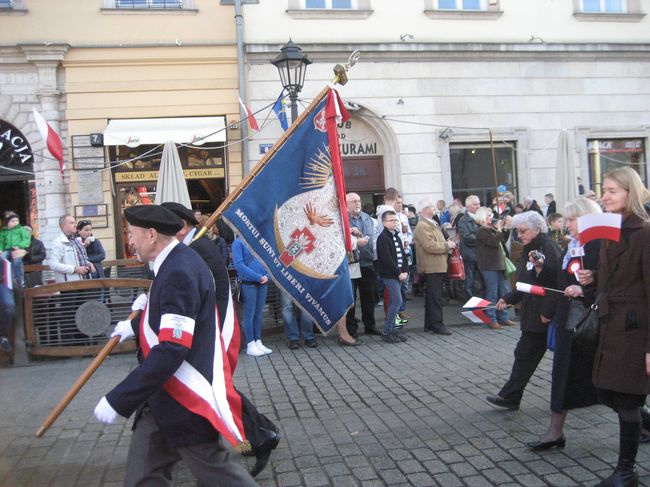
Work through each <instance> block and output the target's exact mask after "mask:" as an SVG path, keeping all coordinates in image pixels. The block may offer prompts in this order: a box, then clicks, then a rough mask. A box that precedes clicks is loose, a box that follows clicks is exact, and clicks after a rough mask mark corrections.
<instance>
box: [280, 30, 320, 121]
mask: <svg viewBox="0 0 650 487" xmlns="http://www.w3.org/2000/svg"><path fill="white" fill-rule="evenodd" d="M280 51H281V52H280V54H278V55H277V56H276V58H275V59H273V60H272V61H271V64H273V65H274V66H275V67H276V68H278V72H279V73H280V80H281V81H282V86H283V87H284V89H285V90H287V92H288V93H289V100H291V122H294V121H295V120H296V118H298V93H300V90H302V86H303V84H304V83H305V73H306V72H307V66H309V65H310V64H311V61H310V60H309V58H307V56H305V55H304V54H303V53H302V49H300V47H299V46H298V45H297V44H296V43H294V42H293V41H292V40H291V39H289V42H287V43H286V44H285V45H284V46H283V47H282V48H281V49H280Z"/></svg>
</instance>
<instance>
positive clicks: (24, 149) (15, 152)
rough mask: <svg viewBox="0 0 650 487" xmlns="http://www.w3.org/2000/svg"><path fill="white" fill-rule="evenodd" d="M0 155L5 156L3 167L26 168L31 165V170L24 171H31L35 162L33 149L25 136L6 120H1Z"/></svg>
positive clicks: (3, 157)
mask: <svg viewBox="0 0 650 487" xmlns="http://www.w3.org/2000/svg"><path fill="white" fill-rule="evenodd" d="M0 153H1V154H3V155H2V163H3V165H10V166H18V165H22V166H24V165H26V164H29V166H30V167H29V168H23V169H24V170H31V165H32V163H33V162H34V154H33V153H32V148H31V147H30V145H29V143H28V142H27V139H26V138H25V136H24V135H23V134H22V133H21V132H20V131H19V130H18V129H17V128H16V127H14V126H13V125H11V124H9V123H7V122H5V121H4V120H0Z"/></svg>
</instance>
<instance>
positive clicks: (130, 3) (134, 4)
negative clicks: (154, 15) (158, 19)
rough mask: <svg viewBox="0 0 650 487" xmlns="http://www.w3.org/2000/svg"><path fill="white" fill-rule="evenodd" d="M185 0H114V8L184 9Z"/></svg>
mask: <svg viewBox="0 0 650 487" xmlns="http://www.w3.org/2000/svg"><path fill="white" fill-rule="evenodd" d="M184 3H185V2H184V1H183V0H114V5H113V8H125V9H147V8H148V9H158V8H161V9H164V8H171V9H182V8H183V7H184V5H183V4H184Z"/></svg>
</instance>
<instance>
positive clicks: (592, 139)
mask: <svg viewBox="0 0 650 487" xmlns="http://www.w3.org/2000/svg"><path fill="white" fill-rule="evenodd" d="M649 11H650V1H648V0H627V1H625V0H619V1H604V0H574V1H571V0H563V1H561V2H558V1H553V0H540V1H536V2H520V1H517V0H417V1H411V2H393V1H390V0H288V1H283V2H260V3H259V4H257V5H247V6H246V7H245V8H244V19H245V39H246V56H247V62H248V82H249V93H250V97H251V104H252V106H253V109H256V108H257V109H259V108H261V107H264V106H267V105H268V103H269V102H272V100H273V99H274V97H277V95H278V93H279V91H280V89H281V86H280V82H279V78H278V73H277V70H276V69H275V68H274V66H272V65H271V64H269V60H270V59H272V58H273V57H274V56H275V55H276V54H277V52H278V51H279V49H280V47H281V46H282V45H283V44H284V43H285V42H286V41H287V40H288V38H289V37H291V38H292V40H293V41H294V42H295V43H297V44H299V45H300V47H301V48H302V50H303V52H304V53H305V54H306V55H307V56H308V57H309V58H310V59H311V60H312V61H313V64H312V65H310V66H308V69H307V81H306V82H305V86H304V88H303V90H302V93H301V97H302V98H303V100H301V106H304V105H305V104H306V103H308V102H309V101H310V97H312V96H314V95H315V94H316V93H317V92H318V91H320V89H321V88H322V87H323V86H324V84H325V83H327V82H328V81H330V80H331V77H332V67H333V66H334V64H335V63H340V62H345V60H346V59H347V57H348V55H349V54H350V53H351V52H352V51H353V50H357V49H358V50H360V51H361V60H360V62H359V63H358V64H357V65H356V66H355V67H354V68H353V69H352V70H351V71H350V72H349V79H350V81H349V82H348V84H347V85H345V86H343V87H340V93H341V95H342V97H343V98H344V100H346V102H347V103H348V105H349V107H350V108H351V109H352V120H351V122H350V124H349V125H348V126H346V127H344V128H343V130H342V133H341V135H340V137H341V142H342V149H343V155H344V164H345V166H346V167H345V169H346V179H347V186H348V189H349V190H354V191H358V192H360V193H362V196H363V199H364V202H370V201H373V200H374V202H375V203H376V202H377V200H378V198H379V195H378V193H380V192H381V191H382V189H383V188H384V187H387V186H395V187H397V188H398V189H400V190H401V191H402V192H403V193H404V199H405V201H406V202H411V203H416V202H417V201H418V200H419V199H420V198H422V197H425V196H426V197H432V198H434V199H444V200H445V201H446V202H447V204H449V203H450V201H451V200H452V199H453V198H455V197H459V198H461V199H464V197H465V196H466V195H468V194H472V193H474V194H478V195H479V196H480V197H481V200H482V201H487V202H490V201H491V200H492V197H493V196H494V194H495V187H496V186H498V185H501V184H504V185H506V186H507V187H508V189H509V190H511V191H513V192H514V193H515V195H516V196H517V199H518V200H522V199H523V197H524V196H526V195H532V196H533V197H534V198H535V199H536V200H538V201H539V202H540V203H541V204H543V196H544V195H545V194H546V193H548V192H551V193H555V192H556V184H559V182H560V179H561V178H562V177H565V174H566V172H567V171H565V170H564V169H563V167H562V166H559V167H558V165H557V163H556V161H557V159H558V156H557V153H558V144H559V141H560V134H561V133H564V134H566V136H567V139H568V144H569V152H570V154H571V156H570V157H569V159H570V163H571V164H572V165H573V168H574V172H575V175H576V177H577V178H580V180H579V181H578V180H577V179H576V181H575V182H574V184H575V185H576V187H577V186H578V184H581V185H582V186H583V187H584V188H593V189H594V190H595V191H596V192H599V190H600V179H601V177H602V174H603V173H604V172H605V171H606V170H608V169H611V168H613V167H616V166H618V165H630V166H631V167H633V168H635V169H636V170H638V171H639V173H640V174H641V176H642V178H643V180H644V181H645V182H646V184H647V177H648V175H647V162H646V161H647V160H648V136H650V94H649V93H648V90H647V86H649V85H650V84H649V83H648V82H649V81H650V37H649V36H648V32H650V19H648V16H647V13H648V12H649ZM280 133H281V129H280V127H279V125H278V124H277V123H272V124H269V125H268V128H267V129H266V130H264V131H262V132H261V133H260V134H258V135H257V136H256V137H255V139H254V140H250V141H249V154H250V157H251V159H253V161H252V162H254V160H256V158H259V157H260V154H261V153H263V152H264V147H265V144H268V143H270V142H272V141H273V140H274V139H275V138H277V136H278V135H279V134H280ZM493 154H494V156H493ZM495 173H496V175H495Z"/></svg>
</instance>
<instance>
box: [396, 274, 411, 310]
mask: <svg viewBox="0 0 650 487" xmlns="http://www.w3.org/2000/svg"><path fill="white" fill-rule="evenodd" d="M399 288H400V294H401V295H402V304H401V305H400V307H399V309H398V310H397V311H398V312H399V313H401V312H402V311H404V310H405V309H406V293H407V292H408V290H409V276H406V279H404V280H403V281H402V282H401V283H400V286H399Z"/></svg>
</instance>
